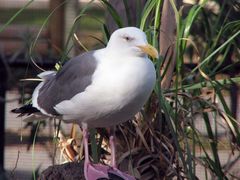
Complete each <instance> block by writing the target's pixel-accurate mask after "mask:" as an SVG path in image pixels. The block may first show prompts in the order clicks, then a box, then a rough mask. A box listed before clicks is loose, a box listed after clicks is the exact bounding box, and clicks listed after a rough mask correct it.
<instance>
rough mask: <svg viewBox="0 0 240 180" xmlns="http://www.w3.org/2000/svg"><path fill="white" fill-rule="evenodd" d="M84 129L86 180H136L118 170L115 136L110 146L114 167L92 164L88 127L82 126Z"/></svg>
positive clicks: (111, 137) (112, 136)
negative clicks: (116, 179)
mask: <svg viewBox="0 0 240 180" xmlns="http://www.w3.org/2000/svg"><path fill="white" fill-rule="evenodd" d="M82 129H83V144H84V155H85V161H84V176H85V179H86V180H96V179H101V178H102V179H114V177H115V178H122V179H124V180H135V178H134V177H132V176H130V175H128V174H126V173H123V172H121V171H120V170H118V169H117V165H116V156H115V153H116V148H115V140H114V139H115V138H114V135H111V136H110V146H111V150H112V153H111V158H112V167H109V166H105V165H101V164H91V162H90V159H89V151H88V130H87V125H86V124H83V125H82Z"/></svg>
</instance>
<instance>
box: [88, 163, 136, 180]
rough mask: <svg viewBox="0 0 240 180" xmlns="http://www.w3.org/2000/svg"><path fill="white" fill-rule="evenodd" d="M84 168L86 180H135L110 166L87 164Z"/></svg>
mask: <svg viewBox="0 0 240 180" xmlns="http://www.w3.org/2000/svg"><path fill="white" fill-rule="evenodd" d="M86 168H87V170H86V171H87V173H86V174H85V176H87V177H85V178H86V180H136V179H135V178H134V177H132V176H130V175H128V174H126V173H124V172H122V171H120V170H119V169H117V168H113V167H110V166H104V165H101V164H89V165H88V166H87V167H86Z"/></svg>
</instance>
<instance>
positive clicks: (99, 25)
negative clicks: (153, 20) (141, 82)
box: [0, 0, 240, 180]
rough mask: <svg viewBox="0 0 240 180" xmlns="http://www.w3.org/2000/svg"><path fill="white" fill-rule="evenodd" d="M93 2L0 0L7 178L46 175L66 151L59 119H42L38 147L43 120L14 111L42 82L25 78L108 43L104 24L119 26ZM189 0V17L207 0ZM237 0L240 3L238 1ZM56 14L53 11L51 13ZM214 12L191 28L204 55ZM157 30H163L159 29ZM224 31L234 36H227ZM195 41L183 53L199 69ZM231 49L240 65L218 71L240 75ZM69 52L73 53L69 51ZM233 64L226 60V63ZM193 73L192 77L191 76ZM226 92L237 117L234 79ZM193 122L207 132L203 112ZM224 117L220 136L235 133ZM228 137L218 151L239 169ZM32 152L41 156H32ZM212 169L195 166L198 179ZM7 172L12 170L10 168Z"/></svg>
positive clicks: (2, 167)
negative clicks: (58, 137) (58, 146)
mask: <svg viewBox="0 0 240 180" xmlns="http://www.w3.org/2000/svg"><path fill="white" fill-rule="evenodd" d="M89 2H90V1H88V0H70V1H67V3H64V1H63V0H34V1H28V0H0V29H1V28H4V30H3V31H0V123H1V124H0V174H1V176H0V179H3V178H4V176H5V177H7V178H8V179H20V180H22V179H23V180H27V179H32V178H33V176H32V171H35V172H36V174H39V173H40V172H42V170H44V169H46V168H47V167H48V166H50V165H53V164H54V163H60V162H59V159H60V158H59V157H60V154H59V152H57V155H56V154H55V153H56V152H55V147H54V143H53V141H54V140H53V134H54V131H55V126H56V124H55V123H54V122H53V121H44V122H42V123H41V124H40V126H39V131H38V134H37V139H36V143H35V147H34V153H32V148H33V146H32V145H33V141H34V136H35V131H36V129H37V123H36V122H31V121H29V122H25V121H23V118H22V117H20V118H17V117H16V115H15V114H12V113H10V111H11V110H12V109H14V108H17V107H19V106H20V105H21V104H24V103H26V102H27V101H28V100H29V98H30V96H31V94H32V91H33V89H34V87H35V86H36V85H37V83H38V82H35V81H21V80H22V79H27V78H36V75H37V74H38V73H40V72H42V69H44V70H50V69H53V68H54V67H56V66H55V65H56V63H58V65H59V66H61V65H62V64H61V62H63V61H64V60H65V59H68V58H70V57H72V56H74V55H77V54H79V53H81V52H84V51H85V50H86V49H89V50H91V49H97V48H101V47H104V45H105V43H106V42H107V35H108V34H107V33H106V31H105V33H103V32H104V27H103V24H106V26H107V27H108V29H109V33H111V32H112V31H113V30H114V29H116V28H117V27H116V24H115V23H114V22H113V21H114V20H113V18H112V17H111V16H110V15H109V12H107V10H106V6H104V5H103V3H101V2H100V1H97V0H96V1H91V5H89V4H88V3H89ZM109 2H111V3H112V5H113V6H114V7H115V8H116V9H117V10H118V12H121V11H125V10H124V6H123V5H122V4H121V3H119V2H120V1H117V0H116V1H109ZM137 2H139V3H138V6H139V7H138V8H139V9H143V6H144V4H145V3H146V1H145V0H139V1H137ZM183 2H184V3H185V8H184V9H185V11H183V14H184V13H185V15H184V16H186V14H188V10H187V9H189V8H190V7H192V6H193V5H194V4H197V3H198V2H200V1H194V0H185V1H183ZM223 2H224V3H225V4H227V3H226V1H209V3H208V4H207V7H206V9H207V10H206V12H209V14H211V18H212V19H213V20H216V19H217V17H218V14H220V13H219V12H221V10H222V9H223V8H222V6H221V3H223ZM232 2H236V4H238V3H239V2H237V1H232ZM28 4H29V5H28ZM233 4H234V3H233ZM26 5H27V7H26V8H24V10H23V11H22V12H21V13H20V14H19V15H17V17H16V18H15V19H14V20H13V21H12V22H11V23H10V24H6V23H7V22H8V20H9V19H11V18H13V16H14V15H16V12H17V11H19V9H21V8H23V7H24V6H26ZM131 5H132V6H133V7H135V5H136V2H135V1H129V6H131ZM88 6H89V7H88ZM86 7H88V10H87V11H86V13H85V11H84V10H85V8H86ZM133 7H130V10H134V9H135V12H133V11H130V13H134V14H137V13H138V12H136V11H137V10H136V8H133ZM238 8H239V6H238ZM83 11H84V13H82V14H81V13H80V12H83ZM108 11H109V9H108ZM231 12H232V11H231ZM233 12H236V13H235V14H234V13H233V14H231V13H229V12H225V14H227V13H229V14H231V16H229V19H230V20H229V19H228V20H229V21H231V20H232V21H235V20H239V17H240V16H239V9H237V10H236V11H234V10H233ZM51 13H53V14H52V15H51V17H49V15H50V14H51ZM79 14H81V17H78V18H79V19H80V18H81V20H79V21H78V23H76V25H75V27H74V28H75V29H74V32H75V35H76V37H75V38H69V34H71V31H72V27H73V24H74V21H75V20H76V17H77V16H78V15H79ZM120 14H121V15H122V14H125V13H120ZM209 14H208V13H206V14H204V13H203V15H202V16H201V17H199V18H198V20H199V21H200V22H203V23H198V21H196V22H195V24H194V26H193V30H192V32H191V39H192V40H193V41H194V43H196V45H199V46H198V47H197V48H199V50H200V54H201V50H202V51H204V50H205V49H204V47H203V46H204V45H205V44H206V43H210V41H208V38H207V36H208V35H209V37H211V38H212V37H215V36H214V33H212V34H211V36H210V34H208V33H209V31H210V30H209V29H211V28H209V29H208V28H205V27H206V26H205V25H206V24H207V21H204V16H206V17H205V18H208V17H209V18H210V15H209ZM222 14H224V13H221V17H222V16H223V15H222ZM229 14H228V15H229ZM208 15H209V16H208ZM125 16H126V15H122V18H123V19H125V21H126V17H125ZM115 20H116V19H115ZM130 21H131V19H130ZM135 21H137V20H136V18H134V17H133V18H132V22H135ZM149 22H150V21H149ZM219 22H220V21H219ZM208 23H209V24H211V21H210V20H209V22H208ZM132 24H134V23H132ZM151 28H152V27H150V29H151ZM237 28H239V27H237ZM158 32H159V33H160V30H159V31H158ZM203 32H204V33H205V34H204V33H203ZM229 32H230V31H229ZM201 33H202V34H201ZM163 34H164V33H163ZM203 34H204V35H203ZM206 34H207V35H206ZM197 35H198V36H197ZM223 37H224V38H225V37H228V36H227V35H225V36H223ZM215 38H216V37H215ZM224 38H223V39H222V40H221V41H220V42H219V43H220V44H221V43H223V42H224V41H225V40H226V39H227V38H225V39H224ZM212 39H213V38H212ZM238 39H239V38H238ZM213 44H214V43H213ZM216 44H217V43H216ZM188 47H189V48H188V49H187V53H186V55H185V56H184V65H186V67H187V68H189V69H193V68H194V67H196V64H197V63H198V60H199V59H198V58H196V56H197V55H198V53H196V52H195V50H194V49H195V48H193V47H192V46H191V45H189V44H188ZM205 47H206V46H205ZM229 48H232V52H237V53H235V55H232V56H231V54H228V55H229V57H234V58H233V59H235V61H234V62H231V63H233V64H234V63H235V65H236V66H235V65H234V69H230V70H229V71H227V72H225V71H224V72H223V73H222V72H221V75H219V74H218V77H219V78H221V77H235V76H237V75H239V56H237V55H239V47H237V48H236V49H237V50H236V49H234V47H229ZM209 49H211V48H209ZM235 50H236V51H235ZM205 52H206V51H205ZM228 52H229V51H228ZM66 54H67V56H68V57H65V55H66ZM233 54H234V53H233ZM236 54H237V55H236ZM200 56H201V55H200ZM225 56H227V55H226V54H224V52H222V54H220V55H219V57H225ZM64 57H65V59H64ZM216 59H217V58H216ZM217 62H219V61H217ZM231 63H230V64H231ZM36 64H37V65H36ZM228 65H229V64H226V67H227V66H228ZM213 66H214V65H213ZM41 68H42V69H41ZM223 74H224V75H223ZM191 78H192V77H189V79H191ZM194 80H195V79H194V78H192V79H191V80H190V81H191V82H193V81H194ZM199 97H200V96H199ZM201 98H203V99H214V93H213V91H212V90H211V89H206V90H204V92H201ZM224 98H225V101H226V105H227V106H228V107H230V108H231V110H232V113H233V117H234V118H235V119H239V117H240V109H239V106H238V104H239V100H240V99H239V93H238V86H237V85H236V84H234V85H233V86H231V88H230V89H228V90H227V91H224ZM214 102H215V101H214ZM219 108H220V109H224V108H223V105H222V104H220V105H219ZM212 116H214V115H212ZM211 118H212V119H213V118H214V117H211V116H210V119H211ZM194 121H195V125H194V126H195V127H196V129H197V131H198V132H199V133H202V134H204V136H206V137H207V136H208V135H209V134H208V133H209V132H207V130H206V126H205V125H204V122H203V119H202V117H201V116H198V115H196V116H195V117H194ZM221 121H223V120H221ZM179 124H180V123H179ZM222 124H224V122H222V123H216V124H214V123H212V124H211V125H212V126H214V127H215V129H217V131H216V132H217V134H218V137H220V138H222V137H224V136H225V135H226V134H229V129H227V128H225V126H224V125H222ZM71 128H72V125H71V124H64V123H62V132H63V133H64V134H66V136H67V135H69V134H70V131H71ZM228 140H229V139H227V138H226V139H224V143H223V144H222V147H221V148H220V150H219V152H218V153H219V157H220V160H221V163H222V164H227V165H228V166H229V169H231V172H233V174H234V173H235V174H237V173H238V174H239V172H238V171H239V169H240V161H239V159H240V154H239V151H237V152H236V153H231V152H230V151H231V149H230V148H229V147H227V148H226V146H225V145H226V143H227V141H228ZM204 142H205V141H204ZM207 149H208V148H207ZM210 151H211V149H210V148H209V149H208V151H207V153H208V152H209V154H211V152H210ZM229 152H230V154H231V156H230V155H229ZM232 152H233V151H232ZM195 153H196V156H199V159H197V158H196V162H199V161H200V159H201V157H202V156H201V155H202V154H201V153H202V152H201V148H199V147H197V150H196V152H195ZM33 159H35V160H34V161H33ZM56 159H57V160H56ZM227 162H231V163H227ZM61 163H62V162H61ZM196 164H197V163H196ZM210 164H211V162H210ZM230 167H231V168H230ZM232 167H233V168H232ZM206 169H207V168H206V167H205V166H202V164H201V163H199V165H196V170H195V171H196V174H197V176H198V177H199V179H206V176H205V174H204V173H203V172H205V171H206ZM4 171H5V173H3V172H4ZM3 174H5V175H3ZM236 177H237V176H236ZM234 178H235V177H234ZM234 178H233V179H234Z"/></svg>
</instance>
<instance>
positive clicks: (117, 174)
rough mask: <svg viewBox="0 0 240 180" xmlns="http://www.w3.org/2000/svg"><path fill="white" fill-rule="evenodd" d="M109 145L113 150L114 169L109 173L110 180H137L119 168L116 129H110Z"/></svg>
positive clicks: (112, 161)
mask: <svg viewBox="0 0 240 180" xmlns="http://www.w3.org/2000/svg"><path fill="white" fill-rule="evenodd" d="M109 141H110V142H109V144H110V148H111V165H112V169H110V170H109V171H108V176H109V178H110V179H121V180H135V178H134V177H133V176H130V175H128V174H126V173H124V172H122V171H120V170H119V169H118V168H117V162H116V138H115V127H111V128H110V137H109Z"/></svg>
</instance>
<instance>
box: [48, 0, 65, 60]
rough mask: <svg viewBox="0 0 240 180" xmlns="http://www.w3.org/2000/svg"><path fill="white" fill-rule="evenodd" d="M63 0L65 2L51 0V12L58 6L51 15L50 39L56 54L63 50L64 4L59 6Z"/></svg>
mask: <svg viewBox="0 0 240 180" xmlns="http://www.w3.org/2000/svg"><path fill="white" fill-rule="evenodd" d="M63 2H64V1H63V0H50V12H52V11H54V10H55V9H56V8H58V9H56V10H55V12H54V14H53V15H52V16H51V18H50V22H49V33H50V41H51V46H52V48H53V53H54V55H59V54H60V53H61V51H63V43H64V5H61V6H60V7H58V6H59V5H60V4H61V3H63Z"/></svg>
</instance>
